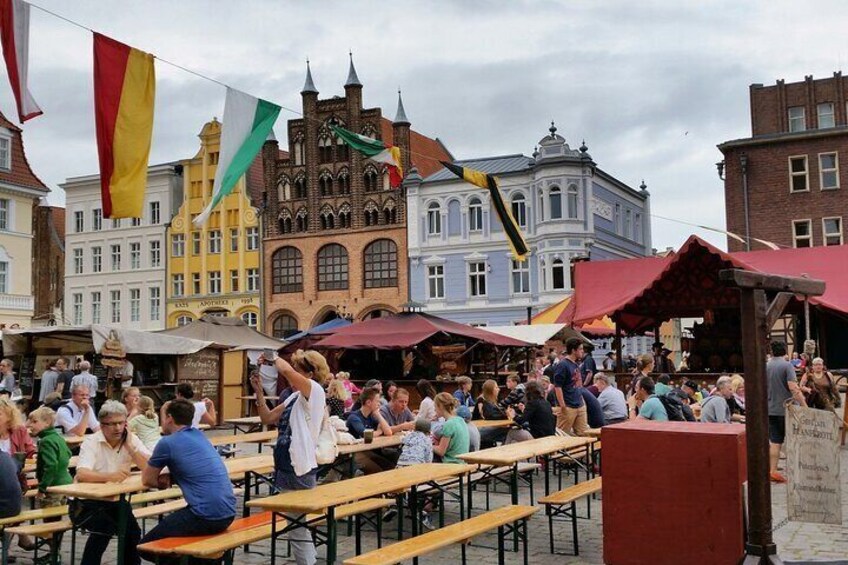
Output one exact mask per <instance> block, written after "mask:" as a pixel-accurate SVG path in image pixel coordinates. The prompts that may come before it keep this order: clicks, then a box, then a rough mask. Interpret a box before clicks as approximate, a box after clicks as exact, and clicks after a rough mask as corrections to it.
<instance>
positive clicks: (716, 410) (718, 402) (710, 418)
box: [701, 375, 733, 424]
mask: <svg viewBox="0 0 848 565" xmlns="http://www.w3.org/2000/svg"><path fill="white" fill-rule="evenodd" d="M730 383H731V378H730V377H728V376H727V375H724V376H722V377H719V379H718V380H717V381H716V387H715V389H714V390H713V392H712V393H711V394H710V395H709V396H708V397H706V398H705V399H704V400H702V401H701V421H702V422H711V423H714V424H729V423H730V407H729V406H728V405H727V399H728V398H731V397H732V396H733V389H731V388H730Z"/></svg>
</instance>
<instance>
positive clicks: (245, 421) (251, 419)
mask: <svg viewBox="0 0 848 565" xmlns="http://www.w3.org/2000/svg"><path fill="white" fill-rule="evenodd" d="M224 423H225V424H230V425H231V426H233V433H234V434H236V433H238V432H242V433H244V434H249V433H251V432H255V431H259V430H261V429H262V419H261V418H260V417H259V416H246V417H244V418H230V419H229V420H224Z"/></svg>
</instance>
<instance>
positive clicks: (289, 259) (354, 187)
mask: <svg viewBox="0 0 848 565" xmlns="http://www.w3.org/2000/svg"><path fill="white" fill-rule="evenodd" d="M344 90H345V95H344V96H343V97H340V96H334V97H332V98H328V99H325V100H319V99H318V90H317V89H316V88H315V84H314V82H313V80H312V73H311V71H310V69H309V67H308V66H307V74H306V83H305V84H304V87H303V91H302V92H301V96H302V103H303V118H300V119H295V120H289V122H288V130H287V133H288V135H287V140H288V155H286V156H282V157H281V155H280V151H279V147H278V143H277V142H276V141H275V140H269V141H267V142H266V143H265V146H264V147H263V162H264V176H265V193H264V194H263V198H262V200H263V203H264V204H263V206H262V218H263V285H262V288H263V301H262V302H263V307H264V313H263V315H264V319H265V322H266V326H265V328H266V331H268V332H269V333H273V334H274V335H276V336H280V337H282V336H285V335H289V334H291V333H293V332H294V331H295V330H303V329H307V328H310V327H312V326H315V325H317V324H319V323H322V322H325V321H327V320H330V319H333V318H335V317H338V316H349V317H352V318H354V319H360V320H361V319H366V318H369V317H373V316H380V315H382V314H383V313H385V312H397V311H399V310H400V308H401V306H402V305H403V304H404V303H405V302H407V301H408V297H409V291H408V278H407V271H408V269H407V244H406V203H405V199H404V196H403V194H402V193H401V192H399V191H398V190H393V189H391V187H390V185H389V176H388V172H386V171H385V170H384V169H382V168H380V165H379V164H378V163H374V162H372V161H370V160H367V159H364V158H363V157H362V156H361V155H359V154H358V153H356V152H355V151H352V150H350V149H349V148H348V146H347V145H345V144H344V143H343V142H342V141H341V140H340V139H338V138H336V137H335V136H334V135H333V133H332V131H331V130H330V127H329V126H330V125H331V124H333V123H335V124H338V125H340V126H342V127H345V128H347V129H349V130H351V131H355V132H357V133H361V134H363V135H366V136H369V137H373V138H376V139H381V140H384V141H386V142H387V143H390V144H393V145H396V146H398V147H399V148H400V149H401V154H402V161H403V167H404V170H405V171H409V170H410V167H411V166H415V167H416V168H417V169H418V170H419V172H420V174H423V175H428V174H431V173H433V172H435V171H436V170H438V169H439V168H441V165H440V164H439V163H438V161H439V160H440V159H441V160H450V159H451V154H450V153H449V152H448V150H447V149H446V148H445V147H444V145H442V143H441V142H440V141H438V140H435V139H431V138H428V137H425V136H423V135H420V134H418V133H416V132H414V131H412V130H411V129H410V122H409V120H408V119H407V117H406V113H405V111H404V108H403V103H402V102H401V100H400V97H399V98H398V109H397V114H396V115H395V119H394V121H393V122H392V121H389V120H388V119H386V118H384V117H383V114H382V110H381V109H380V108H364V107H363V105H362V83H361V82H360V81H359V77H358V76H357V74H356V69H355V68H354V66H353V61H352V60H351V63H350V70H349V73H348V78H347V81H346V83H345V85H344Z"/></svg>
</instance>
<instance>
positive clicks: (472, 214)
mask: <svg viewBox="0 0 848 565" xmlns="http://www.w3.org/2000/svg"><path fill="white" fill-rule="evenodd" d="M468 230H469V231H483V203H482V202H480V199H479V198H477V197H476V196H475V197H474V198H472V199H471V200H470V201H469V203H468Z"/></svg>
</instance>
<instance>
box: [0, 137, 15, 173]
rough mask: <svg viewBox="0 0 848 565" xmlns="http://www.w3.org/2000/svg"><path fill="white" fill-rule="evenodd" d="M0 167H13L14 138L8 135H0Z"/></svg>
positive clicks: (9, 168)
mask: <svg viewBox="0 0 848 565" xmlns="http://www.w3.org/2000/svg"><path fill="white" fill-rule="evenodd" d="M0 168H3V169H6V170H7V171H9V170H11V169H12V140H11V139H9V138H8V137H0Z"/></svg>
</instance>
